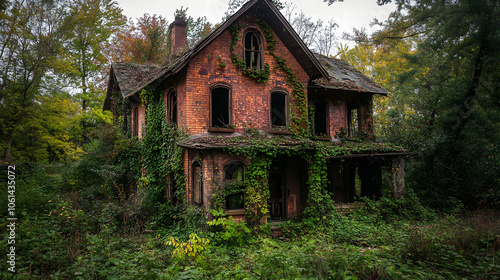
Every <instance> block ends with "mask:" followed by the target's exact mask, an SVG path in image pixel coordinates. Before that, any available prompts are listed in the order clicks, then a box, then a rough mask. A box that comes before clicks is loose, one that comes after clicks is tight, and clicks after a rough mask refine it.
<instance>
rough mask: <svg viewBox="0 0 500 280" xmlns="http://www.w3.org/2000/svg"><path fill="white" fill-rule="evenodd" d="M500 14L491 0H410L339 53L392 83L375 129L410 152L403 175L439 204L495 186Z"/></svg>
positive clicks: (481, 200) (476, 197)
mask: <svg viewBox="0 0 500 280" xmlns="http://www.w3.org/2000/svg"><path fill="white" fill-rule="evenodd" d="M498 15H499V9H498V3H497V2H496V1H493V2H491V1H459V2H447V1H445V2H431V1H425V0H422V1H415V2H414V3H411V4H408V5H401V6H399V9H398V10H397V11H396V12H395V13H393V14H392V15H391V16H390V17H389V18H388V19H387V20H386V21H385V22H384V23H383V26H384V28H382V29H381V30H380V31H379V32H377V33H376V34H374V36H372V38H371V40H369V41H371V42H373V44H371V43H368V42H364V41H358V42H359V43H358V45H357V46H356V47H355V48H354V49H352V50H350V51H348V52H346V53H345V55H343V58H344V59H346V60H347V61H348V62H350V63H351V64H353V65H354V66H356V68H358V69H359V70H360V71H363V72H364V73H365V74H367V75H369V76H371V77H372V78H373V79H374V80H375V81H377V82H379V83H381V85H382V86H383V87H385V88H386V89H388V90H389V91H390V92H391V93H392V94H391V95H390V96H389V98H387V99H383V98H379V99H378V100H377V101H376V103H377V105H376V106H375V111H376V112H377V114H376V117H375V121H376V124H377V128H376V132H377V134H379V135H378V136H379V137H381V138H382V140H384V141H391V142H393V143H398V144H400V145H402V146H404V147H405V148H407V149H408V150H409V151H411V152H413V153H415V155H416V157H415V160H414V161H411V162H409V164H408V168H407V183H408V184H407V185H410V186H411V187H412V188H413V189H414V190H415V191H416V192H417V194H418V195H419V196H420V197H421V198H422V199H425V201H424V202H425V203H427V204H429V205H432V206H433V207H435V208H439V209H446V208H448V209H451V210H452V209H453V208H454V205H455V204H456V202H457V201H461V202H462V203H464V205H465V206H466V207H471V208H475V207H477V206H478V205H481V206H483V205H488V207H491V206H494V205H491V204H490V201H489V200H488V199H487V197H488V194H489V193H499V191H498V188H499V186H500V184H499V183H498V182H499V180H500V179H499V175H498V174H500V173H499V172H498V167H499V166H500V165H499V162H498V153H499V149H498V147H499V142H498V141H499V139H500V137H499V135H500V134H499V133H500V127H499V126H498V124H499V123H500V122H499V117H498V116H500V113H499V107H498V106H497V104H498V100H499V98H498V94H497V93H498V92H499V86H498V83H497V82H495V81H497V80H498V78H499V77H500V71H499V70H498V69H500V68H499V61H500V57H499V53H500V52H499V47H498V46H500V34H499V33H498V30H497V29H495V28H492V26H496V25H498V24H499V21H498V19H499V16H498ZM389 38H390V39H389ZM450 197H451V198H450ZM494 204H495V203H494Z"/></svg>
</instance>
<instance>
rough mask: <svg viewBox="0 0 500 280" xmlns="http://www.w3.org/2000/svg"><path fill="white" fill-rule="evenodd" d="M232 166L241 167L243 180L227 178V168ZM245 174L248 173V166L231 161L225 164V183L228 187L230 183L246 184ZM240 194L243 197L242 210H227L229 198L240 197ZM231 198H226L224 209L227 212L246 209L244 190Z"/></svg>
mask: <svg viewBox="0 0 500 280" xmlns="http://www.w3.org/2000/svg"><path fill="white" fill-rule="evenodd" d="M230 165H239V166H241V168H242V172H243V173H242V179H241V181H237V180H235V179H228V178H227V167H228V166H230ZM245 172H246V166H245V164H243V163H242V162H241V161H229V162H227V163H225V164H224V182H225V184H226V185H228V184H230V183H244V182H245ZM233 175H234V174H233ZM239 194H241V195H242V196H243V207H242V208H232V209H229V208H227V205H228V203H227V201H228V198H229V197H230V196H236V195H239ZM230 196H226V197H225V199H224V209H225V210H227V211H234V210H241V209H245V191H244V190H242V191H241V192H238V193H235V194H232V195H230Z"/></svg>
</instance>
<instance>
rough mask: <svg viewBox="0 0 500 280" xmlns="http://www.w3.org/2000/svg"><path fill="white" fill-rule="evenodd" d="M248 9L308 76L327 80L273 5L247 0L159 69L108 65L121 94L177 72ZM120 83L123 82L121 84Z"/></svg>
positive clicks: (156, 81) (154, 82)
mask: <svg viewBox="0 0 500 280" xmlns="http://www.w3.org/2000/svg"><path fill="white" fill-rule="evenodd" d="M252 10H254V11H255V12H256V13H257V14H259V15H262V16H264V17H265V19H266V21H267V23H268V25H269V26H270V27H271V28H272V30H273V31H274V33H275V34H276V35H277V36H278V37H279V39H280V40H281V41H282V42H283V43H284V44H285V46H287V48H288V49H289V50H290V52H291V53H292V54H293V55H294V57H295V58H296V59H297V61H298V62H299V63H300V65H301V66H302V68H304V70H305V71H306V72H307V74H308V75H309V76H310V77H311V79H316V78H324V79H328V74H327V72H326V71H325V69H323V67H321V65H320V63H319V61H318V60H317V59H316V57H315V56H314V54H313V53H312V52H311V51H310V50H309V48H308V47H307V46H306V45H305V43H304V42H303V41H302V39H300V37H299V36H298V35H297V33H296V32H295V30H293V28H292V27H291V25H290V24H289V23H288V22H287V21H286V19H285V18H284V17H283V15H282V14H281V13H280V12H279V10H278V9H277V8H276V7H275V6H274V4H272V3H271V1H270V0H251V1H249V2H247V3H246V4H245V5H243V7H241V8H240V10H238V11H237V12H236V13H235V14H234V15H232V16H231V17H230V18H229V19H228V20H226V21H225V22H224V23H223V24H222V25H221V26H219V27H218V28H217V29H215V30H214V31H213V32H211V33H210V34H209V35H208V36H207V37H205V38H203V39H202V40H200V41H199V42H198V43H197V44H196V45H195V46H194V47H193V48H192V49H190V50H187V51H185V52H184V53H183V54H182V55H181V56H180V57H178V58H177V59H176V60H174V61H172V62H170V63H168V64H167V65H165V66H162V67H161V68H159V69H154V67H151V65H149V67H140V66H139V65H137V64H136V65H132V64H130V63H128V64H122V63H114V64H113V65H112V67H113V69H114V70H115V71H114V75H115V76H116V81H117V82H118V84H119V86H120V90H121V91H122V94H123V96H124V97H128V96H131V95H133V94H135V93H137V92H139V91H141V90H142V89H144V88H146V87H148V86H151V85H153V84H158V83H161V82H162V81H163V80H164V79H166V78H167V77H169V76H171V75H173V74H176V73H178V72H179V71H180V70H182V69H183V68H184V67H185V66H186V65H188V64H189V62H190V61H191V60H192V59H193V58H194V57H195V56H196V55H197V54H198V53H199V52H201V51H202V50H203V49H204V48H205V47H206V46H208V45H209V44H210V43H211V42H212V41H214V40H215V39H216V38H217V37H218V36H219V35H220V34H222V33H223V32H224V31H226V30H227V29H228V28H229V27H231V26H232V25H233V24H234V23H236V22H237V21H238V19H239V18H240V17H241V16H243V15H244V14H245V13H247V12H248V11H252ZM117 70H118V71H117ZM129 77H131V78H132V81H126V80H127V79H128V78H129ZM124 82H125V85H122V83H124Z"/></svg>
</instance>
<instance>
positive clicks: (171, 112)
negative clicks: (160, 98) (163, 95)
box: [167, 89, 177, 124]
mask: <svg viewBox="0 0 500 280" xmlns="http://www.w3.org/2000/svg"><path fill="white" fill-rule="evenodd" d="M167 121H168V122H169V123H174V124H177V92H176V91H175V89H171V90H170V91H169V92H168V94H167Z"/></svg>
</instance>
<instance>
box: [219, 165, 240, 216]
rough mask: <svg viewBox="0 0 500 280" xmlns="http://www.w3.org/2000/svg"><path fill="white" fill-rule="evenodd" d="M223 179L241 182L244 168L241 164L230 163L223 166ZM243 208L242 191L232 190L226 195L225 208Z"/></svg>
mask: <svg viewBox="0 0 500 280" xmlns="http://www.w3.org/2000/svg"><path fill="white" fill-rule="evenodd" d="M224 173H225V180H226V181H227V182H231V183H243V181H244V180H245V177H244V174H245V169H244V167H243V165H242V164H239V163H230V164H227V165H226V166H225V168H224ZM243 208H245V194H244V192H243V190H242V191H239V192H234V193H231V194H229V195H227V196H226V209H227V210H234V209H243Z"/></svg>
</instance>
